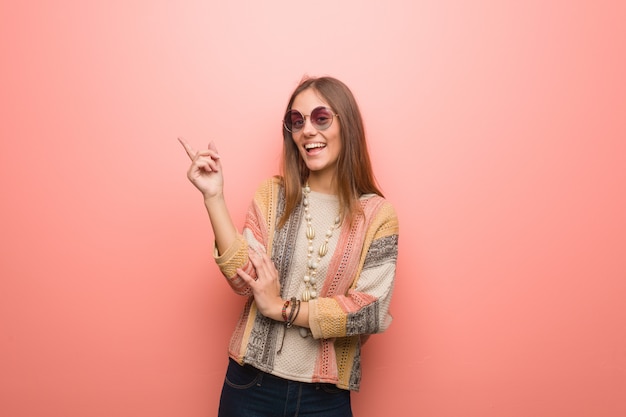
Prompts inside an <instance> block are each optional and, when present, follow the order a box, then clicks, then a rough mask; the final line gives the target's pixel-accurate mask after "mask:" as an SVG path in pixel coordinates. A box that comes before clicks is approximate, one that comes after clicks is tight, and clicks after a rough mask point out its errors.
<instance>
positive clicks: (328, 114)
mask: <svg viewBox="0 0 626 417" xmlns="http://www.w3.org/2000/svg"><path fill="white" fill-rule="evenodd" d="M310 117H311V124H312V125H313V127H315V128H316V129H318V130H324V129H328V128H329V127H330V125H331V124H332V123H333V117H334V115H333V112H332V111H331V110H330V109H328V108H326V107H316V108H315V109H313V111H312V112H311V116H310ZM304 123H305V119H304V115H303V114H302V113H300V112H299V111H298V110H289V111H288V112H287V114H285V119H284V120H283V124H284V125H285V129H287V130H288V131H290V132H299V131H300V130H302V128H303V127H304Z"/></svg>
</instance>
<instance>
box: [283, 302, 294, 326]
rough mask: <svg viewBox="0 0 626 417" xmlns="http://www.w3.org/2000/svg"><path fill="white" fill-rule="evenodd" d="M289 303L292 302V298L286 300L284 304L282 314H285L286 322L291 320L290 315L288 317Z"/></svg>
mask: <svg viewBox="0 0 626 417" xmlns="http://www.w3.org/2000/svg"><path fill="white" fill-rule="evenodd" d="M289 304H291V301H290V300H287V301H285V304H283V311H282V315H283V320H284V322H285V323H287V322H289V317H287V308H289ZM292 311H293V308H292Z"/></svg>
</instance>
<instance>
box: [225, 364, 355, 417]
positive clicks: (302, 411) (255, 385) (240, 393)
mask: <svg viewBox="0 0 626 417" xmlns="http://www.w3.org/2000/svg"><path fill="white" fill-rule="evenodd" d="M218 416H219V417H305V416H309V417H312V416H320V417H321V416H323V417H352V407H351V405H350V391H348V390H344V389H340V388H337V387H336V386H335V385H333V384H322V383H306V382H297V381H289V380H287V379H283V378H279V377H276V376H274V375H270V374H268V373H265V372H262V371H260V370H258V369H256V368H255V367H253V366H250V365H244V366H240V365H239V364H238V363H237V362H235V361H234V360H232V359H230V361H229V363H228V369H227V371H226V378H225V379H224V386H223V387H222V396H221V398H220V408H219V414H218Z"/></svg>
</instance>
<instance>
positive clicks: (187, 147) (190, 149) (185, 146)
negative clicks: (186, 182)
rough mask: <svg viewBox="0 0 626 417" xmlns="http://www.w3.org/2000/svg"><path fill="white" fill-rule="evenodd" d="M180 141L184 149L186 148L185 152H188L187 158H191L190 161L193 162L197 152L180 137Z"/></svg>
mask: <svg viewBox="0 0 626 417" xmlns="http://www.w3.org/2000/svg"><path fill="white" fill-rule="evenodd" d="M178 141H179V142H180V144H181V145H183V148H185V152H187V156H188V157H189V159H191V160H192V161H193V158H194V156H195V155H196V151H195V150H194V149H193V148H192V147H191V145H190V144H188V143H187V142H185V140H184V139H183V138H181V137H179V138H178Z"/></svg>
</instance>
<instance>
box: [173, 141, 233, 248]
mask: <svg viewBox="0 0 626 417" xmlns="http://www.w3.org/2000/svg"><path fill="white" fill-rule="evenodd" d="M178 141H179V142H180V143H181V145H183V148H184V149H185V152H187V156H189V159H190V160H191V165H190V167H189V170H188V171H187V178H189V181H191V183H192V184H193V185H194V186H195V187H196V188H197V189H198V190H200V192H201V193H202V196H203V198H204V205H205V207H206V210H207V213H208V214H209V219H210V221H211V227H212V228H213V234H214V236H215V245H216V247H217V250H218V252H219V253H224V252H225V251H226V250H227V249H228V248H229V247H230V246H231V245H232V244H233V243H234V242H235V239H236V238H237V228H236V227H235V225H234V223H233V220H232V218H231V216H230V212H229V211H228V207H227V206H226V200H225V199H224V176H223V173H222V164H221V161H220V156H219V154H218V152H217V148H216V147H215V144H214V143H213V142H211V143H209V146H208V148H207V149H206V150H200V151H196V150H194V149H193V148H192V147H191V145H189V143H187V142H186V141H185V140H184V139H182V138H178Z"/></svg>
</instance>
